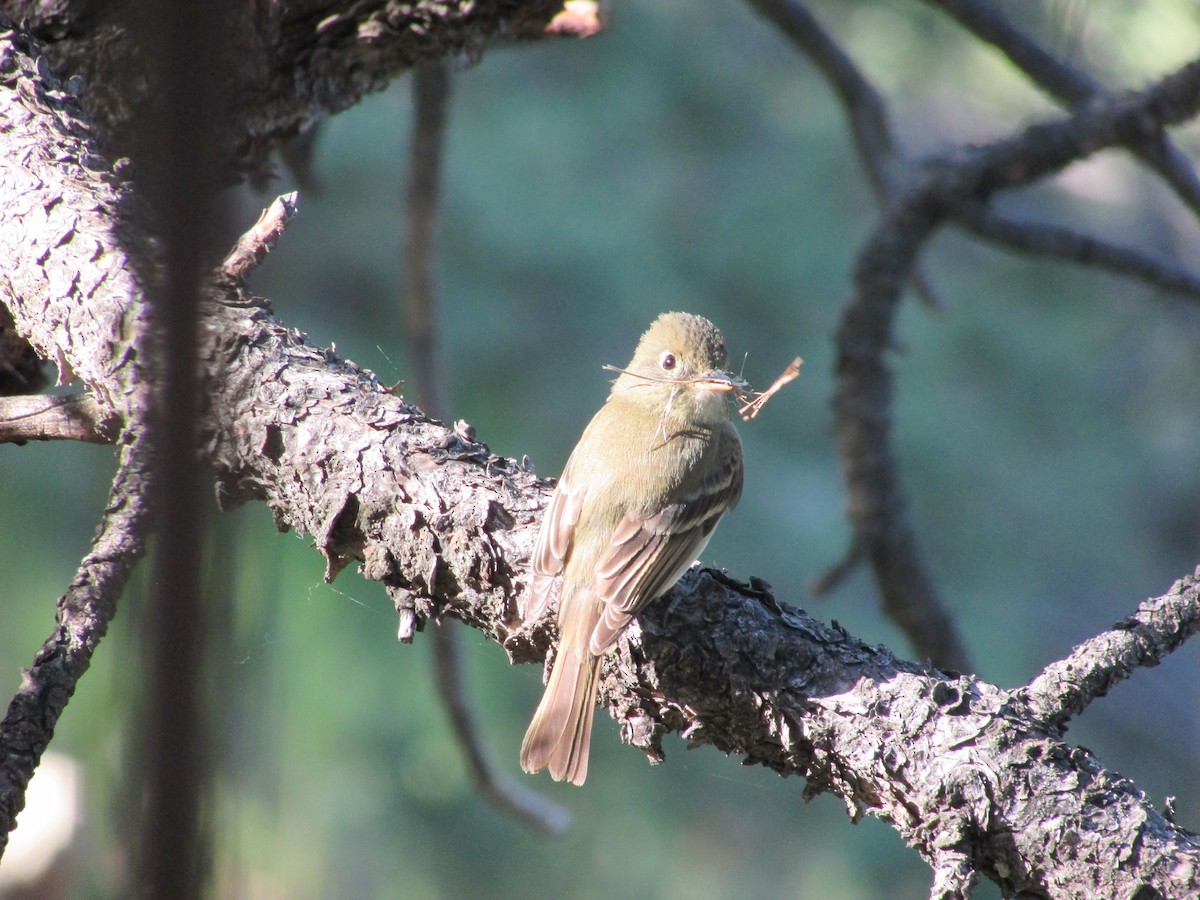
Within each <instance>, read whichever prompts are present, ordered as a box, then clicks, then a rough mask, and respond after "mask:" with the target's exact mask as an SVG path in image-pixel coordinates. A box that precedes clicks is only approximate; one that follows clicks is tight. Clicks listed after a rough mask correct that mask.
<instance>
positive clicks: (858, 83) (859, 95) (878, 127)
mask: <svg viewBox="0 0 1200 900" xmlns="http://www.w3.org/2000/svg"><path fill="white" fill-rule="evenodd" d="M747 2H748V3H749V4H750V6H752V7H753V8H754V9H755V10H757V11H758V12H759V13H760V14H761V15H762V16H763V18H765V19H766V20H767V21H769V22H771V23H772V24H774V25H775V26H776V27H777V28H778V29H779V30H780V32H782V33H783V35H784V36H785V37H786V38H788V40H790V41H791V42H792V43H793V44H795V45H796V47H798V48H799V49H800V51H801V52H803V53H804V54H805V55H806V56H807V57H808V58H809V60H810V61H811V62H812V63H813V65H815V66H816V67H817V69H818V70H819V71H820V72H821V74H822V75H824V76H825V79H826V80H827V81H828V82H829V84H830V85H831V86H832V87H833V89H834V90H835V91H836V92H837V95H838V97H839V98H840V99H841V101H842V107H843V108H844V109H845V110H846V116H847V118H848V119H849V122H850V131H851V134H853V136H854V146H855V149H856V150H857V151H858V157H859V160H860V162H861V163H862V165H863V169H864V170H865V171H866V173H867V182H868V184H870V186H871V189H872V191H873V193H874V194H875V199H876V201H877V202H878V204H879V206H880V208H883V209H886V207H887V205H888V204H889V203H891V202H892V201H893V200H894V199H895V196H896V192H897V190H898V189H899V185H900V182H901V178H900V176H899V175H898V170H899V169H901V168H902V167H904V166H905V165H907V163H906V161H905V160H904V158H903V154H902V153H901V152H900V150H899V146H898V142H897V140H896V138H895V131H894V129H893V128H892V123H891V120H890V118H889V116H888V111H887V102H886V101H885V100H884V99H883V95H882V94H881V93H880V92H879V91H878V90H877V89H876V88H875V86H874V85H873V84H871V82H870V81H868V80H867V78H866V76H865V75H863V74H862V72H861V71H860V70H859V68H858V66H856V65H855V64H854V60H852V59H851V58H850V56H849V55H848V54H847V53H846V52H845V51H844V50H843V49H842V48H841V47H840V46H838V43H837V42H836V41H835V40H834V39H833V38H832V37H831V36H830V35H829V33H828V32H827V31H825V29H824V28H822V27H821V24H820V23H819V22H818V21H817V20H816V18H815V17H814V16H813V15H812V13H810V12H809V11H808V9H807V8H806V7H805V6H803V5H802V4H800V3H796V2H794V0H747ZM912 285H913V288H914V289H915V290H916V292H917V296H919V297H920V298H921V301H922V302H923V303H925V304H926V305H927V306H929V307H930V308H931V309H935V310H942V309H945V303H944V302H943V301H942V299H941V298H940V297H939V296H938V292H937V289H936V288H935V287H934V286H933V283H932V281H931V280H930V279H929V277H928V276H927V275H926V274H925V273H923V272H922V271H920V269H919V268H918V269H915V270H914V271H913V274H912Z"/></svg>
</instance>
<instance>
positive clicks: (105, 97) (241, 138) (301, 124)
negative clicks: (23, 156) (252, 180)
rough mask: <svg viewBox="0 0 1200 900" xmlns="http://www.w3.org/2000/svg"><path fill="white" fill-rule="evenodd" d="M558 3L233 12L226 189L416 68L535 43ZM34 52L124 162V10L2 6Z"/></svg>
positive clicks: (135, 70)
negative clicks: (72, 78) (77, 92)
mask: <svg viewBox="0 0 1200 900" xmlns="http://www.w3.org/2000/svg"><path fill="white" fill-rule="evenodd" d="M561 7H562V0H516V2H512V0H415V2H412V3H395V2H389V0H334V2H329V0H297V2H289V3H256V2H250V0H243V2H240V3H238V4H236V5H235V7H234V10H235V11H234V14H233V16H232V20H231V21H230V22H228V23H227V24H228V33H229V35H230V36H231V37H232V39H233V42H234V43H233V46H232V47H231V48H230V49H231V53H232V54H233V55H234V56H235V57H236V59H237V61H238V63H237V65H236V66H232V67H228V68H227V69H226V71H224V72H222V73H220V74H221V76H222V77H223V78H224V79H225V80H226V86H225V91H224V95H225V97H226V98H227V100H228V105H227V108H226V109H225V111H224V113H223V115H222V116H221V121H220V125H219V127H218V128H217V129H216V130H215V131H214V133H213V135H212V136H211V139H210V141H209V143H208V147H209V150H210V152H213V153H214V154H215V155H216V157H217V158H218V159H219V160H220V162H221V164H222V169H223V171H224V172H225V173H226V176H227V177H228V178H230V179H233V178H235V177H237V176H239V175H241V174H245V173H247V172H257V171H260V170H261V169H262V168H263V166H264V164H265V163H266V162H267V160H268V158H269V155H270V153H271V151H272V150H274V149H276V148H277V147H279V146H280V145H281V144H282V143H283V142H284V141H286V140H288V139H290V138H292V137H295V136H296V135H298V134H300V133H301V132H302V131H305V130H307V129H309V128H311V127H312V126H314V125H315V124H317V123H318V122H320V121H321V119H323V118H324V117H325V116H327V115H329V114H331V113H335V112H340V111H341V110H343V109H346V108H347V107H350V106H352V105H354V104H355V103H357V102H358V101H359V100H361V99H362V98H363V97H364V96H365V95H366V94H368V93H371V92H374V91H378V90H381V89H383V88H384V87H386V86H387V84H388V83H389V82H390V81H391V79H393V78H394V77H395V76H397V75H399V74H400V73H401V72H403V71H405V70H406V69H408V68H410V67H411V66H413V65H414V64H416V63H418V62H421V61H423V60H434V59H443V58H445V57H449V56H465V57H468V58H471V57H478V55H479V54H480V53H482V51H483V48H484V47H485V46H486V45H488V44H489V43H492V42H494V41H495V40H497V39H500V38H532V37H537V36H539V35H541V34H542V33H543V32H544V29H545V28H546V26H547V24H548V23H549V22H550V21H551V19H552V18H553V17H554V15H555V13H556V12H558V11H559V9H561ZM0 10H3V11H4V12H6V13H8V14H9V15H10V16H11V17H12V18H13V19H14V20H16V21H18V22H22V23H24V25H25V27H26V28H27V29H28V30H29V31H30V32H31V33H32V34H33V35H34V36H35V37H36V38H38V39H39V40H41V41H42V42H43V43H44V44H45V48H46V53H47V54H48V56H49V58H50V62H51V63H52V64H53V65H54V67H55V68H56V69H58V70H59V71H61V72H67V73H70V74H72V75H76V76H79V77H80V78H81V79H82V81H83V82H84V83H86V85H87V89H86V91H83V92H82V94H81V99H82V102H83V104H84V107H85V109H86V111H87V112H88V114H89V115H90V116H91V117H92V119H93V121H95V122H96V123H97V124H98V125H99V126H101V128H102V129H103V132H102V135H101V138H100V146H101V148H102V150H103V152H104V153H106V154H107V155H108V156H110V157H111V158H117V157H119V156H128V155H132V151H133V149H134V148H132V147H131V146H130V144H129V141H130V138H131V135H133V134H134V133H135V130H134V129H132V128H130V124H131V123H132V122H134V121H136V120H142V121H144V120H145V118H146V116H147V114H148V111H149V110H151V109H152V108H153V106H154V102H155V98H154V93H153V92H154V90H155V84H154V82H153V80H152V79H147V78H145V77H143V73H144V71H145V64H146V60H147V53H146V50H145V46H144V44H143V43H142V41H141V40H140V39H139V38H138V29H137V28H135V27H133V23H131V20H130V12H129V5H128V4H126V3H100V4H97V3H83V2H56V3H50V4H47V3H42V2H39V0H2V2H0Z"/></svg>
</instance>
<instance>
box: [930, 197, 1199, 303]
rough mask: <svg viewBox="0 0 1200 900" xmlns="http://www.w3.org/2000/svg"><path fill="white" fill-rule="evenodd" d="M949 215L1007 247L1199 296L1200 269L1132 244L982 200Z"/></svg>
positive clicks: (958, 206) (964, 205) (1174, 291)
mask: <svg viewBox="0 0 1200 900" xmlns="http://www.w3.org/2000/svg"><path fill="white" fill-rule="evenodd" d="M951 215H952V216H953V219H954V222H955V224H956V225H959V226H961V227H962V228H964V229H966V230H967V231H969V232H971V233H972V234H974V235H976V236H978V237H981V238H984V239H985V240H987V241H990V242H991V243H994V244H998V245H1000V246H1002V247H1006V248H1008V249H1010V250H1015V251H1017V252H1020V253H1025V254H1029V255H1032V256H1048V257H1052V258H1054V259H1059V260H1064V261H1067V262H1073V263H1079V264H1080V265H1085V266H1091V267H1094V268H1097V269H1104V270H1106V271H1108V272H1112V273H1113V274H1115V275H1122V276H1124V277H1126V278H1130V279H1133V280H1135V281H1141V282H1144V283H1145V284H1148V285H1150V286H1151V287H1156V288H1162V289H1164V290H1168V291H1171V292H1173V293H1176V294H1179V295H1181V296H1183V297H1186V298H1188V299H1190V300H1200V274H1197V273H1195V272H1191V271H1189V270H1188V269H1185V268H1183V267H1182V266H1179V265H1177V264H1176V263H1174V262H1173V261H1172V260H1169V259H1166V258H1164V257H1160V256H1155V255H1153V254H1150V253H1147V252H1145V251H1142V250H1139V249H1137V248H1136V247H1127V246H1124V245H1121V244H1115V243H1112V242H1110V241H1105V240H1103V239H1101V238H1097V237H1093V236H1091V235H1086V234H1082V233H1080V232H1078V231H1075V230H1074V229H1071V228H1063V227H1061V226H1058V225H1050V224H1048V223H1044V222H1032V221H1019V220H1016V219H1013V218H1010V217H1008V216H1005V215H1004V214H1002V213H998V212H996V211H995V210H994V209H990V208H989V207H986V206H984V205H983V204H969V203H964V204H960V205H957V206H955V207H954V208H953V210H952V211H951Z"/></svg>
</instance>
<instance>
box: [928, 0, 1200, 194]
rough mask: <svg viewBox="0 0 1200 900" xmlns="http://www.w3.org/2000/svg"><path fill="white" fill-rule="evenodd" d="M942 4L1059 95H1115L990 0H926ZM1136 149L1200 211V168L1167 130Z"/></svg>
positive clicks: (1070, 99)
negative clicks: (1009, 17) (1036, 39)
mask: <svg viewBox="0 0 1200 900" xmlns="http://www.w3.org/2000/svg"><path fill="white" fill-rule="evenodd" d="M926 2H928V3H931V4H932V5H934V6H937V7H938V8H940V9H941V10H942V11H944V12H945V13H946V14H947V15H949V16H950V17H951V18H953V19H956V20H957V21H958V23H959V24H960V25H962V26H963V27H964V28H966V29H967V30H968V31H970V32H971V33H973V34H974V35H975V36H976V37H978V38H979V39H980V40H983V41H987V42H988V43H990V44H992V45H993V46H995V47H996V48H997V49H998V50H1000V51H1001V52H1002V53H1003V54H1004V55H1005V56H1007V57H1008V58H1009V59H1010V60H1011V61H1012V63H1013V64H1014V65H1015V66H1016V67H1017V68H1018V69H1020V70H1021V71H1022V72H1024V73H1025V74H1026V75H1028V76H1029V78H1030V79H1031V80H1032V81H1033V82H1034V83H1035V84H1037V85H1038V86H1039V87H1041V88H1042V89H1043V90H1044V91H1046V93H1047V94H1049V95H1050V96H1051V97H1054V98H1055V99H1056V100H1059V101H1060V102H1062V103H1064V104H1066V105H1068V106H1071V107H1075V108H1078V107H1080V106H1083V105H1085V104H1087V103H1089V102H1091V101H1093V100H1101V99H1110V98H1109V96H1108V94H1107V92H1106V91H1105V89H1104V86H1103V85H1101V84H1100V83H1099V82H1097V81H1095V80H1094V79H1093V78H1092V77H1091V76H1090V75H1088V74H1087V73H1086V72H1083V71H1081V70H1079V69H1077V68H1075V67H1074V66H1072V65H1070V64H1069V63H1067V62H1065V61H1063V60H1060V59H1058V58H1057V57H1055V56H1054V55H1053V54H1052V53H1050V52H1049V51H1047V50H1046V49H1045V48H1043V47H1042V46H1041V45H1040V44H1038V43H1037V41H1035V40H1034V39H1033V38H1032V37H1030V36H1029V35H1028V34H1027V33H1025V32H1024V31H1021V30H1020V29H1019V28H1017V27H1016V26H1015V25H1013V24H1012V22H1010V21H1009V20H1008V19H1007V18H1006V17H1005V15H1004V13H1003V12H1001V11H1000V10H999V9H997V8H996V7H995V6H993V5H992V4H991V3H987V2H984V0H926ZM1123 143H1124V144H1125V146H1126V147H1128V148H1129V150H1130V151H1131V152H1133V153H1134V154H1135V155H1137V156H1139V157H1141V158H1142V160H1143V161H1144V162H1145V163H1146V164H1147V165H1148V166H1150V168H1152V169H1154V170H1155V171H1156V172H1158V173H1159V174H1160V175H1161V176H1162V177H1163V180H1164V181H1166V182H1167V184H1169V185H1170V186H1171V188H1172V189H1173V190H1174V191H1175V194H1176V196H1178V197H1179V199H1180V200H1182V201H1183V203H1184V204H1185V205H1186V206H1187V207H1189V208H1190V209H1191V210H1192V212H1193V213H1194V214H1196V215H1198V216H1200V178H1198V177H1197V175H1196V170H1195V167H1194V166H1193V165H1192V162H1191V160H1189V159H1188V158H1187V157H1186V156H1185V155H1184V154H1183V153H1182V152H1181V151H1180V150H1179V148H1178V147H1177V146H1175V144H1174V143H1173V142H1172V141H1171V139H1170V138H1169V137H1167V136H1166V135H1165V134H1163V133H1161V132H1157V133H1148V134H1141V135H1136V136H1133V137H1130V138H1129V139H1128V140H1126V141H1123Z"/></svg>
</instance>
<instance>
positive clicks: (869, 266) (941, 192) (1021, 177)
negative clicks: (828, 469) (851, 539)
mask: <svg viewBox="0 0 1200 900" xmlns="http://www.w3.org/2000/svg"><path fill="white" fill-rule="evenodd" d="M1198 109H1200V63H1192V64H1190V65H1187V66H1184V67H1183V68H1182V69H1180V70H1179V71H1178V72H1175V73H1173V74H1171V75H1169V76H1167V77H1166V78H1164V79H1162V80H1161V81H1159V82H1158V83H1156V84H1154V85H1152V86H1151V87H1149V88H1147V89H1145V90H1143V91H1140V92H1136V93H1130V94H1127V95H1124V96H1122V97H1118V98H1115V99H1112V100H1109V101H1106V102H1101V101H1096V102H1094V103H1092V104H1089V105H1088V106H1087V107H1085V108H1083V109H1081V110H1080V111H1079V112H1077V113H1076V114H1075V115H1073V116H1070V117H1068V118H1065V119H1058V120H1054V121H1049V122H1045V123H1041V124H1036V125H1033V126H1031V127H1029V128H1027V129H1025V130H1024V131H1023V132H1021V133H1020V134H1018V135H1016V136H1015V137H1012V138H1009V139H1007V140H1001V141H997V142H995V143H993V144H990V145H986V146H982V147H979V148H975V149H972V150H963V151H960V152H954V153H949V154H946V155H944V156H940V157H936V158H934V159H932V160H930V161H929V162H928V163H927V165H926V167H925V171H924V174H923V177H922V178H921V179H919V180H918V181H917V182H916V183H915V184H913V185H912V186H910V188H909V189H908V190H907V191H906V192H905V194H904V196H903V197H902V199H901V200H900V201H899V202H897V203H896V204H895V205H894V206H893V207H892V208H891V209H890V210H889V211H888V214H887V215H886V216H885V217H884V219H883V221H882V222H881V223H880V224H879V225H878V226H877V228H876V229H875V231H874V233H873V234H872V236H871V238H870V239H869V240H868V242H867V245H866V246H865V247H864V249H863V250H862V252H861V253H860V255H859V257H858V265H857V267H856V270H855V290H854V294H853V296H852V297H851V299H850V302H849V303H848V304H847V306H846V309H845V310H844V312H843V314H842V322H841V326H840V328H839V331H838V362H837V389H836V395H835V399H834V409H835V414H836V423H837V431H838V442H839V446H840V451H841V458H842V468H843V472H844V475H845V478H846V483H847V493H848V499H847V505H848V509H849V514H850V519H851V522H852V524H853V525H854V528H855V532H856V534H857V535H858V539H859V540H860V541H861V542H862V544H863V546H864V548H865V552H866V553H867V555H868V557H869V558H870V560H871V562H872V566H873V567H874V570H875V575H876V580H877V581H878V583H879V585H880V589H881V591H882V593H883V596H884V605H885V608H886V609H887V610H888V611H889V615H891V616H892V617H893V618H895V619H896V621H898V622H901V623H902V625H903V627H904V628H905V631H906V632H907V633H909V634H910V635H915V636H916V637H915V638H914V640H915V641H916V643H917V649H918V652H920V653H922V654H928V655H929V656H931V657H932V658H934V659H942V660H945V659H953V658H957V657H958V655H959V654H961V648H956V647H952V646H951V647H942V642H943V640H944V635H945V634H946V632H945V630H944V629H945V627H946V626H945V613H944V612H943V611H942V610H943V606H942V603H941V600H940V599H939V597H938V595H937V591H936V588H935V586H934V583H933V580H932V578H931V577H930V575H929V573H928V571H927V570H926V568H925V564H924V562H923V560H922V557H921V555H920V553H919V550H918V547H917V539H916V534H915V532H914V531H913V528H912V525H911V523H910V522H909V520H908V513H907V505H906V502H905V500H904V498H903V494H902V492H901V489H900V480H899V474H898V472H897V469H896V464H895V461H894V454H893V450H892V446H891V422H890V410H891V398H892V375H891V372H890V370H889V368H888V366H887V363H886V362H885V357H886V354H887V353H888V351H889V349H890V345H891V341H892V326H893V321H894V318H895V312H896V306H897V304H898V302H899V298H900V291H901V288H902V286H903V284H904V281H905V280H906V279H907V278H908V277H909V273H911V271H912V267H913V265H914V264H915V262H916V260H917V257H918V255H919V253H920V251H921V248H922V247H923V246H924V244H925V242H926V241H927V240H928V239H929V238H930V237H931V236H932V234H933V233H934V232H935V230H936V229H937V228H938V226H939V225H941V224H942V223H943V221H945V219H946V218H947V217H949V216H951V215H952V214H953V213H954V211H955V210H957V209H961V208H963V207H966V206H972V205H977V204H979V203H981V202H983V201H986V200H987V199H988V198H990V197H991V195H993V194H994V193H996V192H997V191H1000V190H1003V189H1006V188H1012V187H1018V186H1022V185H1026V184H1030V183H1031V182H1033V181H1036V180H1037V179H1039V178H1042V177H1045V176H1046V175H1049V174H1051V173H1053V172H1056V171H1059V170H1061V169H1062V168H1063V167H1065V166H1067V165H1068V164H1070V163H1072V162H1074V161H1076V160H1078V159H1082V158H1084V157H1086V156H1088V155H1090V154H1092V153H1095V152H1097V151H1098V150H1101V149H1104V148H1105V147H1111V146H1113V145H1114V144H1119V143H1126V142H1129V141H1132V140H1136V139H1137V138H1138V136H1139V135H1148V134H1154V133H1157V132H1158V131H1160V130H1161V129H1162V128H1165V127H1167V126H1169V125H1173V124H1176V123H1178V122H1180V121H1182V120H1184V119H1186V118H1189V117H1191V116H1194V115H1195V114H1196V112H1197V110H1198Z"/></svg>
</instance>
